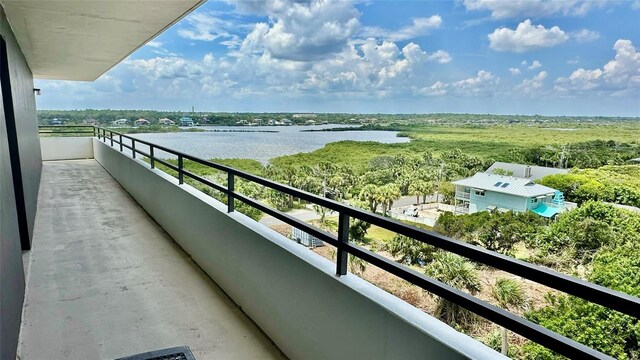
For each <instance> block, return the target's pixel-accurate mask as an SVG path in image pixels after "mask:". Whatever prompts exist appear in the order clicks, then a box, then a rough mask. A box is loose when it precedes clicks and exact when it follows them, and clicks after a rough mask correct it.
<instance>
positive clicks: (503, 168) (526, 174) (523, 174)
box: [485, 162, 569, 180]
mask: <svg viewBox="0 0 640 360" xmlns="http://www.w3.org/2000/svg"><path fill="white" fill-rule="evenodd" d="M505 172H506V174H505ZM568 172H569V170H567V169H556V168H550V167H545V166H535V165H525V164H514V163H506V162H495V163H493V165H491V166H490V167H489V168H488V169H487V170H486V171H485V173H488V174H496V173H497V174H498V175H511V176H516V177H519V178H523V179H529V180H538V179H542V178H543V177H545V176H548V175H555V174H566V173H568Z"/></svg>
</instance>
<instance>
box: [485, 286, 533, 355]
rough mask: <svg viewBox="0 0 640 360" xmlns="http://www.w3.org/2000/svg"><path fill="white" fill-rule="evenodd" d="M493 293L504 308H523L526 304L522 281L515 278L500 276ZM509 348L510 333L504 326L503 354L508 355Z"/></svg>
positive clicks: (492, 290)
mask: <svg viewBox="0 0 640 360" xmlns="http://www.w3.org/2000/svg"><path fill="white" fill-rule="evenodd" d="M491 295H492V296H493V298H494V299H495V300H496V301H497V302H498V305H499V306H500V307H501V308H504V309H507V310H508V309H514V308H522V307H523V306H524V304H525V297H524V291H523V290H522V287H521V286H520V283H519V282H518V281H516V280H514V279H507V278H500V279H497V280H496V283H495V285H494V286H493V288H492V289H491ZM508 350H509V335H508V333H507V329H506V328H505V327H502V354H504V355H507V352H508Z"/></svg>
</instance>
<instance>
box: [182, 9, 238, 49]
mask: <svg viewBox="0 0 640 360" xmlns="http://www.w3.org/2000/svg"><path fill="white" fill-rule="evenodd" d="M185 23H186V25H184V26H183V27H181V28H179V29H178V31H177V32H178V35H179V36H180V37H183V38H185V39H189V40H197V41H216V40H219V41H220V43H221V44H223V45H226V46H228V47H230V48H234V47H237V45H239V42H240V41H239V39H240V37H239V35H238V34H237V32H247V31H248V30H249V29H250V28H249V26H250V25H247V24H241V23H239V22H237V21H234V20H232V19H230V18H227V19H223V18H222V17H221V14H218V13H214V12H194V13H193V14H191V15H189V16H187V17H186V19H185Z"/></svg>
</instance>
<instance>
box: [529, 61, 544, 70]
mask: <svg viewBox="0 0 640 360" xmlns="http://www.w3.org/2000/svg"><path fill="white" fill-rule="evenodd" d="M541 67H542V64H541V63H540V61H538V60H533V62H532V63H531V65H529V66H528V67H527V69H529V70H535V69H538V68H541Z"/></svg>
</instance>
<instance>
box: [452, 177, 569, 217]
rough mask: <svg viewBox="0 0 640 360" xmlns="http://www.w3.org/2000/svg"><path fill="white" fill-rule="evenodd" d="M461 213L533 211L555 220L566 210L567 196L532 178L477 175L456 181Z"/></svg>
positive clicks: (456, 206) (459, 212)
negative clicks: (537, 182)
mask: <svg viewBox="0 0 640 360" xmlns="http://www.w3.org/2000/svg"><path fill="white" fill-rule="evenodd" d="M452 184H453V185H455V187H456V192H455V200H454V201H455V209H456V213H457V214H472V213H476V212H480V211H500V212H506V211H516V212H525V211H532V212H534V213H536V214H538V215H540V216H544V217H548V218H551V217H554V216H555V215H556V214H558V213H560V212H562V211H564V210H565V208H566V206H565V203H564V196H563V194H562V193H561V192H560V191H558V190H556V189H552V188H550V187H547V186H543V185H540V184H536V183H534V182H533V181H532V180H531V179H526V178H521V177H514V176H505V175H497V174H490V173H486V172H485V173H480V172H479V173H476V174H475V175H473V176H472V177H469V178H466V179H462V180H458V181H454V182H453V183H452Z"/></svg>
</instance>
